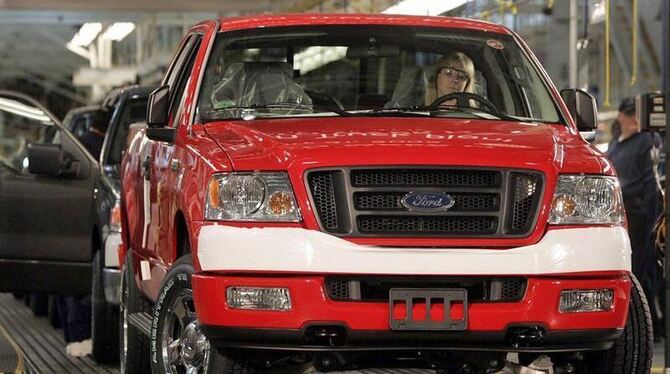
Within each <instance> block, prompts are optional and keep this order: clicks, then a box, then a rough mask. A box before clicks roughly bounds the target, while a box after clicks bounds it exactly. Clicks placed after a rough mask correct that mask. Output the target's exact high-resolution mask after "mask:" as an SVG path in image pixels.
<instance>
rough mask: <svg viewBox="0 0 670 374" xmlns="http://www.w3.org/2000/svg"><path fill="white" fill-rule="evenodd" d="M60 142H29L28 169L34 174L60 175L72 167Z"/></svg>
mask: <svg viewBox="0 0 670 374" xmlns="http://www.w3.org/2000/svg"><path fill="white" fill-rule="evenodd" d="M70 165H71V162H70V160H68V159H66V158H65V155H64V154H63V148H62V147H61V145H60V144H37V143H30V144H28V171H29V172H30V173H32V174H40V175H49V176H52V177H60V176H62V175H64V174H66V172H67V171H68V169H70Z"/></svg>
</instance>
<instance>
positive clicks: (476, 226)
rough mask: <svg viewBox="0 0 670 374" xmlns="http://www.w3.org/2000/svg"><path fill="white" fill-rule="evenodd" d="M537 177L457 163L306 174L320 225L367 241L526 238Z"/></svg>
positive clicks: (539, 189)
mask: <svg viewBox="0 0 670 374" xmlns="http://www.w3.org/2000/svg"><path fill="white" fill-rule="evenodd" d="M543 181H544V178H543V175H542V173H540V172H537V171H531V170H528V171H526V170H512V169H485V168H481V169H478V168H472V169H463V168H460V167H455V166H454V167H451V168H444V169H437V168H421V167H413V168H408V167H398V168H392V167H388V168H381V167H378V168H375V169H361V168H346V167H344V168H332V169H328V170H314V171H309V172H308V173H307V176H306V179H305V182H306V183H307V184H308V191H309V194H310V197H311V201H312V203H313V204H314V211H315V213H316V215H317V219H318V221H319V224H320V227H321V230H323V231H325V232H328V233H331V234H334V235H337V236H341V237H368V238H370V237H379V238H381V237H402V236H405V237H410V236H411V237H421V236H426V237H431V238H439V237H444V238H449V237H460V238H463V237H468V236H470V237H473V238H483V237H488V238H505V237H517V238H520V237H527V236H528V235H530V234H531V233H532V231H533V228H534V227H535V226H534V225H535V222H536V218H537V215H538V212H539V210H540V209H539V208H540V202H541V199H542V193H543V191H544V188H543V187H544V186H543ZM411 193H414V194H411ZM422 193H425V195H424V196H418V195H420V194H422ZM431 194H432V196H431ZM441 194H446V195H449V196H448V197H445V196H441ZM405 196H407V199H408V203H407V204H411V203H412V199H414V200H415V201H414V202H415V203H416V199H424V200H425V201H426V202H427V203H431V201H434V202H442V201H443V200H442V199H443V198H444V199H446V200H445V201H448V200H449V199H450V198H451V199H453V203H454V205H453V206H451V207H449V208H445V207H439V206H436V207H435V208H432V207H431V206H430V205H428V209H410V208H407V207H405V206H404V205H403V204H402V199H403V198H404V197H405ZM417 196H418V197H417ZM426 199H427V200H426ZM430 199H434V200H430ZM431 208H432V209H431Z"/></svg>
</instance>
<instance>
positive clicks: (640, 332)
mask: <svg viewBox="0 0 670 374" xmlns="http://www.w3.org/2000/svg"><path fill="white" fill-rule="evenodd" d="M630 277H631V282H632V287H631V290H630V306H629V307H628V319H627V320H626V327H625V328H624V332H623V334H622V335H621V336H620V337H619V338H618V339H617V340H616V341H615V342H614V345H613V346H612V348H611V349H610V350H608V351H606V352H599V353H596V354H594V355H593V356H592V358H591V360H590V363H589V368H588V373H601V374H648V373H649V372H650V371H651V360H652V355H653V351H654V333H653V331H652V322H651V313H650V311H649V305H648V304H647V298H646V297H645V295H644V291H643V290H642V286H641V285H640V283H639V282H638V281H637V279H636V278H635V277H634V276H633V275H632V274H631V276H630Z"/></svg>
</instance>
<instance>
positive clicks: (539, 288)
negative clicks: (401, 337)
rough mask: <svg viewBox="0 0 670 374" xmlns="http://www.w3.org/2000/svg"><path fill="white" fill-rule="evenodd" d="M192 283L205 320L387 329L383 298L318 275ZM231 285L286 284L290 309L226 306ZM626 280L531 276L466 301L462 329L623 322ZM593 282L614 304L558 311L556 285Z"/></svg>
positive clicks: (196, 279) (455, 312)
mask: <svg viewBox="0 0 670 374" xmlns="http://www.w3.org/2000/svg"><path fill="white" fill-rule="evenodd" d="M192 283H193V296H194V300H195V303H196V305H197V307H196V309H197V314H198V318H199V320H200V322H201V323H204V324H208V325H215V326H228V327H250V328H252V327H256V328H284V329H298V328H301V327H303V326H304V325H305V324H308V323H310V322H336V323H342V324H345V325H346V326H348V327H349V328H351V329H358V330H388V329H389V305H388V303H387V302H381V303H368V302H337V301H332V300H330V299H328V298H327V296H326V293H325V291H324V288H323V277H320V276H293V277H291V276H266V277H262V276H245V277H241V276H227V275H210V274H202V273H200V274H197V275H194V276H193V278H192ZM230 286H255V287H287V288H289V290H290V292H291V301H292V306H293V309H292V310H291V311H288V312H273V311H245V310H239V309H231V308H229V307H228V306H227V305H226V302H225V295H226V288H227V287H230ZM630 286H631V285H630V280H629V278H628V276H627V275H618V274H613V275H610V277H609V278H602V277H597V278H586V277H584V278H576V279H569V278H567V279H566V278H550V277H547V278H535V277H531V278H529V281H528V287H527V290H526V295H525V296H524V298H523V300H522V301H520V302H518V303H471V304H470V305H469V308H468V316H467V329H468V330H471V331H500V330H503V329H505V328H506V327H507V326H509V325H511V324H515V323H527V322H533V323H538V324H541V325H543V326H545V327H546V328H547V329H548V330H550V331H551V330H575V329H611V328H621V327H623V326H624V325H625V323H626V315H627V312H628V297H629V294H630ZM597 288H611V289H613V290H614V298H615V302H614V309H612V310H611V311H608V312H593V313H564V314H563V313H559V312H558V303H559V297H560V292H561V290H567V289H597ZM396 308H397V310H396V311H395V312H396V313H397V315H398V316H400V315H402V313H401V311H400V310H401V309H402V307H401V306H397V307H396ZM405 309H406V307H405ZM414 311H415V313H418V314H419V315H420V316H421V315H425V305H424V306H420V305H419V306H418V307H417V308H415V309H414ZM436 313H437V316H440V317H441V315H440V314H439V313H438V312H436ZM451 313H452V318H458V317H460V314H459V313H462V305H461V306H457V305H454V306H453V307H452V309H451Z"/></svg>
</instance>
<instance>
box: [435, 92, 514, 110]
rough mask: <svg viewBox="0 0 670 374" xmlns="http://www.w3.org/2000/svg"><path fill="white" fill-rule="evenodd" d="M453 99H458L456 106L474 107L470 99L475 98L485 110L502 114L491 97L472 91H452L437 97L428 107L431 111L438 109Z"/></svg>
mask: <svg viewBox="0 0 670 374" xmlns="http://www.w3.org/2000/svg"><path fill="white" fill-rule="evenodd" d="M453 99H456V106H457V107H458V108H474V107H473V106H472V105H470V100H473V101H476V102H478V103H479V104H481V105H482V109H484V111H486V112H489V113H491V114H493V115H502V113H501V112H500V110H499V109H498V108H497V107H496V106H495V104H493V103H492V102H490V101H489V99H487V98H485V97H484V96H480V95H477V94H474V93H470V92H452V93H450V94H446V95H443V96H440V97H438V98H437V99H435V101H433V102H432V103H431V104H430V106H428V109H429V110H431V111H432V110H438V109H440V105H442V103H444V102H447V101H449V100H453Z"/></svg>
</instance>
